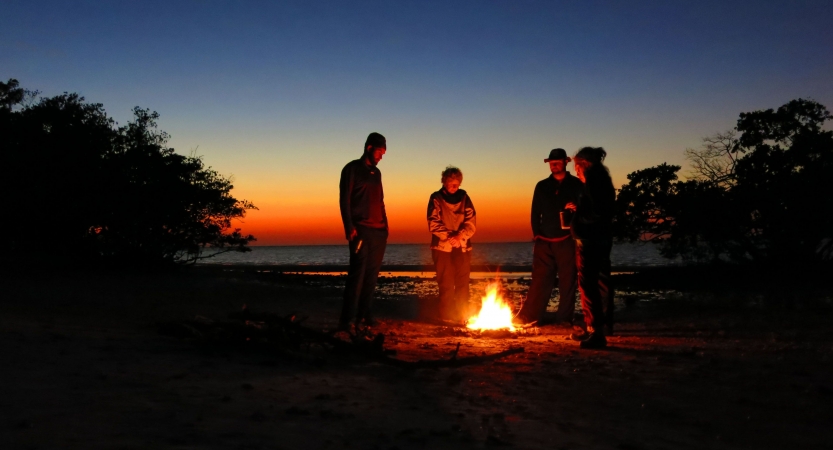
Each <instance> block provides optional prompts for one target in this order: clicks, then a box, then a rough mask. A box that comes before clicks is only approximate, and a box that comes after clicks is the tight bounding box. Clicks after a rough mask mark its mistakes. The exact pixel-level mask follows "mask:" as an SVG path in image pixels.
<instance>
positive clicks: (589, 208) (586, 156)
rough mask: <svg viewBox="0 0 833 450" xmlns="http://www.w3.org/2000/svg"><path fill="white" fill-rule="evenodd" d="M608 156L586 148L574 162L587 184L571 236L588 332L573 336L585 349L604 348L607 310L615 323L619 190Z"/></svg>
mask: <svg viewBox="0 0 833 450" xmlns="http://www.w3.org/2000/svg"><path fill="white" fill-rule="evenodd" d="M606 156H607V152H606V151H605V150H604V149H603V148H601V147H584V148H582V149H581V150H579V151H578V153H576V155H575V157H574V160H575V166H576V175H577V176H578V178H579V179H580V180H581V181H582V182H583V183H584V187H585V189H584V192H583V194H582V196H581V197H580V198H579V202H578V204H577V205H576V206H577V209H576V217H575V218H574V219H573V228H572V233H573V237H574V238H575V240H576V265H577V267H578V287H579V292H580V294H581V308H582V310H584V322H585V324H586V325H587V332H585V333H573V338H574V339H577V340H580V341H581V347H582V348H602V347H605V346H606V345H607V340H606V339H605V330H604V328H605V325H606V324H607V322H606V319H605V309H608V313H609V315H610V317H611V319H612V317H613V305H612V304H610V305H607V306H606V305H605V300H606V299H607V300H608V301H610V302H611V303H612V300H613V295H612V294H613V291H612V289H611V285H610V250H611V248H612V246H613V230H612V225H613V207H614V203H615V201H616V190H615V189H614V188H613V180H611V178H610V173H609V172H608V170H607V167H605V166H604V164H603V161H604V159H605V157H606Z"/></svg>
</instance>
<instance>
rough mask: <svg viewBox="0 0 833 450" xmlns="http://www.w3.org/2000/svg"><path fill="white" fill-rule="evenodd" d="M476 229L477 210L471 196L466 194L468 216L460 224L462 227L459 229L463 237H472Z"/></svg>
mask: <svg viewBox="0 0 833 450" xmlns="http://www.w3.org/2000/svg"><path fill="white" fill-rule="evenodd" d="M476 230H477V211H475V210H474V203H472V201H471V197H469V196H468V195H466V218H465V219H463V223H461V224H460V229H459V230H457V231H458V232H459V235H460V236H461V237H462V238H463V239H470V238H471V237H472V236H474V232H475V231H476Z"/></svg>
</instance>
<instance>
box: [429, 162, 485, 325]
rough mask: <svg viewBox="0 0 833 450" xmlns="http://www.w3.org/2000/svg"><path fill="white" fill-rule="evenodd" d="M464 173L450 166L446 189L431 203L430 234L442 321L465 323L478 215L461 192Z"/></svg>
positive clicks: (463, 192) (444, 184)
mask: <svg viewBox="0 0 833 450" xmlns="http://www.w3.org/2000/svg"><path fill="white" fill-rule="evenodd" d="M462 183H463V172H462V171H460V169H458V168H456V167H454V166H448V167H446V169H445V170H444V171H443V173H442V184H443V187H442V189H440V190H439V191H437V192H434V193H433V194H431V197H430V198H429V199H428V231H430V232H431V235H432V236H431V257H432V258H433V260H434V267H435V269H436V271H437V285H438V287H439V291H440V319H443V320H449V321H453V322H465V321H466V320H467V319H468V316H469V312H470V311H469V277H470V275H471V240H470V239H471V237H472V235H474V232H475V230H476V222H477V213H476V212H475V210H474V204H473V203H472V201H471V198H470V197H469V196H468V194H467V193H466V191H464V190H462V189H460V184H462Z"/></svg>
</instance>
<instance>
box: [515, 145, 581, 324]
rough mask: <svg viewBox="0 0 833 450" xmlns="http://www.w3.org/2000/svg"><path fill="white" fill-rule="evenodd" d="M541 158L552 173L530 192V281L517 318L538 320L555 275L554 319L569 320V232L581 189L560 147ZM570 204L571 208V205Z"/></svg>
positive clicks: (572, 255) (572, 291) (572, 248)
mask: <svg viewBox="0 0 833 450" xmlns="http://www.w3.org/2000/svg"><path fill="white" fill-rule="evenodd" d="M544 162H546V163H549V167H550V172H552V175H550V176H548V177H547V178H545V179H543V180H541V181H539V182H538V184H537V185H536V186H535V193H534V194H533V196H532V218H531V222H532V235H533V240H534V241H535V247H534V249H533V256H532V284H531V285H530V286H529V293H528V294H527V297H526V301H525V302H524V304H523V307H522V308H521V311H520V312H519V313H518V318H517V321H519V322H522V323H530V322H534V321H538V322H539V323H540V321H541V318H542V316H543V314H544V311H545V310H546V309H547V304H548V303H549V301H550V297H551V296H552V288H553V287H554V286H555V278H556V274H557V275H558V310H557V312H556V319H555V320H556V321H557V322H559V323H572V320H573V312H574V309H575V297H576V244H575V241H574V240H573V237H572V235H571V234H570V228H569V224H570V221H571V218H572V211H573V210H575V204H576V203H577V202H578V198H579V196H580V195H581V192H582V191H583V189H584V186H583V185H582V184H581V181H580V180H579V179H578V178H576V177H574V176H573V175H571V174H570V172H568V171H567V163H569V162H570V158H569V157H568V156H567V152H566V151H565V150H564V149H562V148H556V149H553V150H552V151H550V155H549V157H548V158H547V159H545V160H544ZM571 205H572V208H570V206H571Z"/></svg>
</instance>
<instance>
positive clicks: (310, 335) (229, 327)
mask: <svg viewBox="0 0 833 450" xmlns="http://www.w3.org/2000/svg"><path fill="white" fill-rule="evenodd" d="M228 317H229V319H231V320H230V321H206V320H202V319H200V320H191V321H186V322H167V323H163V324H160V326H159V332H160V333H161V334H164V335H168V336H173V337H179V338H190V339H195V340H196V341H197V342H201V343H208V344H217V345H237V346H244V347H245V348H252V349H254V348H260V349H262V350H264V351H267V352H276V351H277V352H287V351H290V352H300V351H302V350H307V351H308V350H309V349H310V347H311V346H313V345H315V346H318V347H321V348H325V349H328V350H330V351H331V352H333V353H337V354H343V355H354V356H359V357H362V358H364V359H368V360H371V361H375V362H380V363H385V364H390V365H394V366H397V367H402V368H412V369H418V368H441V367H461V366H465V365H471V364H480V363H484V362H488V361H494V360H497V359H500V358H504V357H506V356H509V355H514V354H517V353H522V352H523V351H524V348H523V347H514V348H509V349H508V350H505V351H502V352H499V353H494V354H491V355H485V354H484V355H479V356H470V357H463V358H461V357H459V350H460V344H459V343H457V348H456V349H455V350H454V351H453V352H452V354H451V356H450V357H449V358H448V359H439V360H418V361H407V360H403V359H397V358H395V357H394V355H395V354H396V351H395V350H393V349H387V348H385V335H384V334H382V333H374V332H373V331H372V329H370V328H357V329H355V330H354V331H353V332H350V333H345V332H339V333H335V332H326V331H318V330H313V329H311V328H308V327H305V326H303V322H304V320H306V317H297V316H296V315H295V314H288V315H284V316H281V315H278V314H274V313H262V312H253V311H250V310H249V309H248V308H246V307H244V308H243V310H242V311H239V312H234V313H231V314H229V316H228ZM503 331H504V332H509V331H508V330H503Z"/></svg>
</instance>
